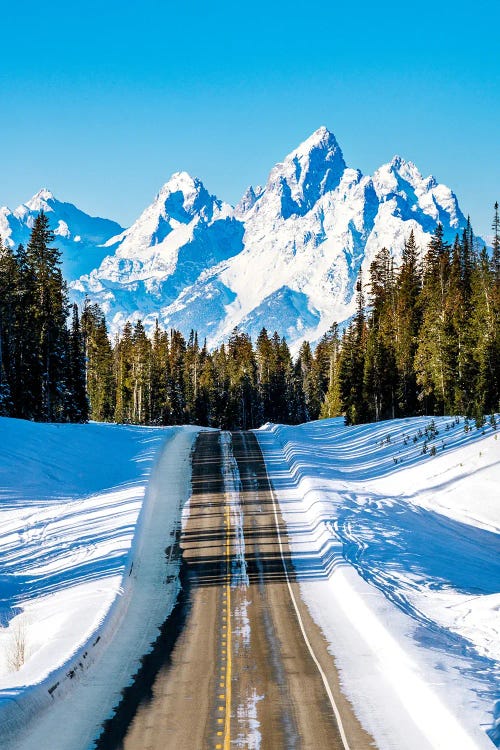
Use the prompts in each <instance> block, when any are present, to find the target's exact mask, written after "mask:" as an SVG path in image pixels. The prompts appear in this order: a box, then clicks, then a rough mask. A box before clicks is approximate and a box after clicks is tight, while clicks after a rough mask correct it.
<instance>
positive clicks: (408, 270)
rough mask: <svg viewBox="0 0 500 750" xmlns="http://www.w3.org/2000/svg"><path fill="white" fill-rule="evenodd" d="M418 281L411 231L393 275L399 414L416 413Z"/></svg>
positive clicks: (418, 319)
mask: <svg viewBox="0 0 500 750" xmlns="http://www.w3.org/2000/svg"><path fill="white" fill-rule="evenodd" d="M421 284H422V274H421V264H420V258H419V250H418V247H417V245H416V242H415V236H414V234H413V230H412V231H411V233H410V236H409V238H408V240H407V241H406V242H405V244H404V247H403V252H402V257H401V267H400V269H399V272H398V274H397V278H396V331H395V334H396V336H395V359H396V367H397V370H398V384H397V406H398V414H399V415H401V416H410V415H412V414H417V413H418V391H417V380H416V376H415V354H416V351H417V345H418V334H419V329H420V322H421V311H420V308H419V305H418V302H419V297H420V290H421Z"/></svg>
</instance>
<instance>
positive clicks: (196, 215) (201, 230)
mask: <svg viewBox="0 0 500 750" xmlns="http://www.w3.org/2000/svg"><path fill="white" fill-rule="evenodd" d="M438 221H441V223H442V224H443V226H444V229H445V234H446V236H447V237H448V238H449V239H452V238H453V237H454V235H455V233H456V232H457V231H459V230H460V229H461V228H462V227H463V226H464V225H465V219H464V216H463V214H462V213H461V211H460V208H459V206H458V203H457V199H456V197H455V196H454V194H453V193H452V191H451V190H450V189H449V188H447V187H446V186H444V185H439V184H437V182H436V181H435V180H434V178H433V177H428V178H423V177H422V176H421V174H420V173H419V172H418V170H417V168H416V167H415V165H414V164H412V163H411V162H406V161H404V160H403V159H401V158H400V157H395V158H394V159H393V160H392V162H390V163H389V164H386V165H384V166H382V167H381V168H380V169H379V170H377V171H376V172H375V174H374V175H373V177H365V176H363V175H362V174H361V173H360V172H359V171H358V170H355V169H351V168H349V167H348V166H347V165H346V163H345V161H344V157H343V155H342V151H341V149H340V146H339V144H338V143H337V140H336V139H335V136H334V135H333V134H332V133H331V132H330V131H328V130H327V129H326V128H324V127H322V128H319V130H317V131H316V132H315V133H313V134H312V135H311V136H310V137H309V138H308V139H307V140H306V141H304V143H302V144H301V145H300V146H299V147H298V148H297V149H295V150H294V151H292V153H290V154H289V155H288V156H287V157H286V158H285V159H284V160H283V162H281V163H279V164H277V165H276V166H275V167H273V169H272V170H271V172H270V174H269V177H268V180H267V182H266V185H265V186H264V187H261V186H259V187H257V188H255V189H254V188H252V187H250V188H248V190H247V191H246V193H245V195H244V196H243V198H242V199H241V201H240V202H239V204H238V205H237V206H236V208H235V209H234V210H233V209H230V207H229V206H227V205H225V204H223V203H221V202H220V201H218V200H216V199H215V198H214V197H213V196H210V195H209V194H208V192H207V191H206V189H205V188H204V186H203V185H202V183H201V182H199V180H196V179H193V178H191V177H189V175H187V174H185V173H180V174H176V175H174V176H173V177H172V179H171V180H170V181H169V182H168V183H167V184H166V185H165V186H164V187H163V188H162V190H161V191H160V193H159V195H158V196H157V198H156V199H155V201H154V203H153V204H152V205H151V206H150V207H149V208H148V209H146V211H145V212H144V213H143V214H142V216H141V217H140V218H139V219H138V220H137V222H136V223H135V224H134V225H133V227H132V228H131V229H129V230H127V231H126V232H124V233H123V234H122V235H121V236H120V237H116V238H113V240H111V241H110V244H111V243H116V250H115V251H114V253H113V254H110V255H109V257H107V258H105V260H104V261H103V262H102V264H101V266H100V267H99V268H97V269H95V270H94V271H93V272H92V273H91V274H90V275H88V276H86V277H84V278H81V279H80V280H79V281H78V282H76V283H75V284H74V285H73V293H74V294H75V295H77V296H80V298H81V296H82V295H83V294H85V293H87V294H88V295H89V296H90V297H91V298H93V299H95V300H97V301H99V302H100V303H101V304H103V306H104V309H105V311H106V312H107V314H108V317H109V321H110V323H111V325H112V327H113V328H116V327H118V326H119V325H121V324H123V321H124V319H125V318H126V317H132V318H138V317H142V318H145V321H146V325H147V326H149V327H151V326H152V325H153V323H154V320H155V318H156V317H158V318H159V319H160V321H161V323H162V324H163V325H164V326H166V327H168V326H175V327H178V328H180V329H181V330H183V331H184V332H185V333H187V332H188V331H189V329H190V328H192V327H194V328H197V329H198V330H199V331H200V333H201V335H202V336H207V337H208V340H209V343H210V344H216V343H218V342H220V341H221V340H223V339H224V338H225V337H226V336H227V335H228V333H229V332H230V331H231V330H232V328H233V327H234V326H236V325H238V326H240V327H241V328H243V329H244V330H246V331H248V332H249V333H250V334H252V335H253V336H255V335H256V334H257V333H258V331H259V330H260V328H261V327H262V326H263V325H265V326H266V327H268V328H271V329H274V328H276V329H277V330H278V331H279V332H280V333H281V334H284V335H286V336H287V338H288V339H289V340H290V341H291V343H292V344H293V343H295V344H298V343H299V342H300V341H301V340H302V339H303V338H305V337H307V338H310V339H312V340H315V339H317V338H318V337H319V335H321V333H323V332H324V331H325V330H327V329H328V328H329V326H330V325H331V323H332V322H333V321H334V320H338V321H342V320H345V319H346V318H348V317H349V316H350V314H351V313H352V310H353V289H354V283H355V279H356V276H357V274H358V271H359V268H360V266H361V265H362V264H364V265H365V266H368V265H369V263H370V262H371V259H372V258H373V255H374V253H376V252H377V251H378V250H379V249H380V248H381V247H383V246H384V245H386V246H388V247H390V248H392V249H393V250H394V252H395V254H396V255H397V254H398V253H399V252H400V251H401V248H402V246H403V243H404V241H405V239H406V238H407V237H408V236H409V234H410V231H411V230H412V229H413V231H414V232H415V235H416V239H417V242H418V243H419V244H420V245H421V246H422V247H425V246H426V244H427V242H428V239H429V236H430V234H431V233H432V232H433V230H434V229H435V227H436V224H437V222H438Z"/></svg>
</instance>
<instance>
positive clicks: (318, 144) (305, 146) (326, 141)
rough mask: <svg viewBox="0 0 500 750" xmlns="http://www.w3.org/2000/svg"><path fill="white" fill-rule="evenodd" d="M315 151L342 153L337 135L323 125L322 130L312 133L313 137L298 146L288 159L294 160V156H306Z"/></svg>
mask: <svg viewBox="0 0 500 750" xmlns="http://www.w3.org/2000/svg"><path fill="white" fill-rule="evenodd" d="M314 149H323V150H327V151H337V150H338V151H340V152H341V150H340V146H339V144H338V141H337V139H336V138H335V135H334V134H333V133H332V131H331V130H328V128H327V127H325V126H324V125H322V126H321V127H320V128H318V129H317V130H315V131H314V133H311V135H310V136H309V137H308V138H306V140H305V141H302V143H301V144H300V145H299V146H297V148H296V149H294V150H293V151H292V152H291V153H290V154H289V155H288V157H287V158H288V159H289V158H293V157H294V156H298V157H300V156H304V155H307V154H310V153H311V151H313V150H314ZM341 153H342V152H341Z"/></svg>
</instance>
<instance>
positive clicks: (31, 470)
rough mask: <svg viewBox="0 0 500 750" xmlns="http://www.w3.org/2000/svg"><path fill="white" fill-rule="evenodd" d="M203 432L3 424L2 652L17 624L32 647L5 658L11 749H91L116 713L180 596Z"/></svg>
mask: <svg viewBox="0 0 500 750" xmlns="http://www.w3.org/2000/svg"><path fill="white" fill-rule="evenodd" d="M196 434H197V429H196V428H167V429H160V428H158V429H157V428H140V427H131V426H117V425H101V424H90V425H39V424H32V423H29V422H23V421H18V420H11V419H1V420H0V581H1V584H2V586H1V589H0V590H1V592H2V593H1V596H2V599H1V601H0V615H1V617H2V622H3V624H4V626H5V627H3V628H0V650H1V651H2V652H3V654H7V656H8V655H9V652H10V651H12V640H13V633H14V632H15V630H16V628H17V629H18V627H19V626H18V623H19V622H20V621H22V623H23V626H25V627H26V646H27V659H26V663H25V664H24V666H22V667H21V669H19V670H18V671H17V672H12V670H9V669H8V664H7V663H6V662H7V661H11V659H8V660H5V659H4V663H3V671H2V674H1V676H0V721H1V730H0V739H1V740H2V745H3V746H7V745H8V746H9V748H23V750H25V749H26V750H27V749H28V748H37V750H40V749H41V748H42V749H43V748H52V747H53V738H54V736H56V735H57V737H58V750H66V748H67V749H68V750H70V749H71V750H74V748H76V747H82V748H83V747H88V746H89V744H90V743H91V742H92V740H93V739H94V738H95V735H96V733H98V731H99V727H100V725H101V723H102V721H103V720H104V719H106V718H107V717H109V716H110V715H111V713H112V709H113V706H114V705H115V704H116V702H117V700H118V698H119V694H120V691H121V689H122V688H123V687H124V686H125V685H126V684H128V682H129V681H130V678H131V675H132V674H133V673H134V671H136V669H137V666H138V663H139V659H140V657H141V656H142V654H143V653H145V651H147V650H148V648H149V645H150V644H151V643H152V641H154V639H155V637H156V635H157V628H158V627H159V625H160V624H161V623H162V622H163V620H164V619H165V617H166V616H167V615H168V613H169V611H170V610H171V609H172V607H173V604H174V602H175V598H176V596H177V591H178V581H177V578H176V572H177V571H178V566H179V562H178V560H175V559H170V560H169V561H167V560H166V559H165V547H166V546H168V541H169V539H171V540H173V539H174V538H175V534H176V528H177V527H178V525H179V523H180V519H181V512H182V505H183V504H184V502H185V500H186V499H187V497H188V495H189V479H190V471H189V460H190V450H191V446H192V443H193V440H194V437H195V435H196ZM144 497H145V501H144V502H143V500H144ZM141 509H142V510H141ZM134 532H135V533H134ZM167 568H168V570H167ZM166 575H168V581H169V582H168V584H167V585H165V578H166ZM155 586H156V592H155ZM125 619H126V623H127V626H126V627H122V623H124V622H125ZM76 705H78V707H79V708H78V712H76V711H75V706H76Z"/></svg>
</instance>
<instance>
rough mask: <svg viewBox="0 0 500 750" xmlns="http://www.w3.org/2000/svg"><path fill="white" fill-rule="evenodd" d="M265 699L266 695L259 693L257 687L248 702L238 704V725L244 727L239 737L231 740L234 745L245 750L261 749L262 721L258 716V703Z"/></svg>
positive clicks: (253, 689)
mask: <svg viewBox="0 0 500 750" xmlns="http://www.w3.org/2000/svg"><path fill="white" fill-rule="evenodd" d="M263 699H264V696H263V695H258V694H257V691H256V690H255V688H252V691H251V694H250V696H249V698H248V699H247V700H246V702H245V703H241V704H240V705H239V706H238V708H237V710H236V716H237V719H238V726H239V727H242V729H241V730H240V731H239V732H238V735H237V737H236V738H235V739H234V740H231V745H232V746H233V747H238V748H245V750H260V743H261V741H262V735H261V733H260V722H259V720H258V718H257V703H258V702H259V701H261V700H263Z"/></svg>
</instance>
